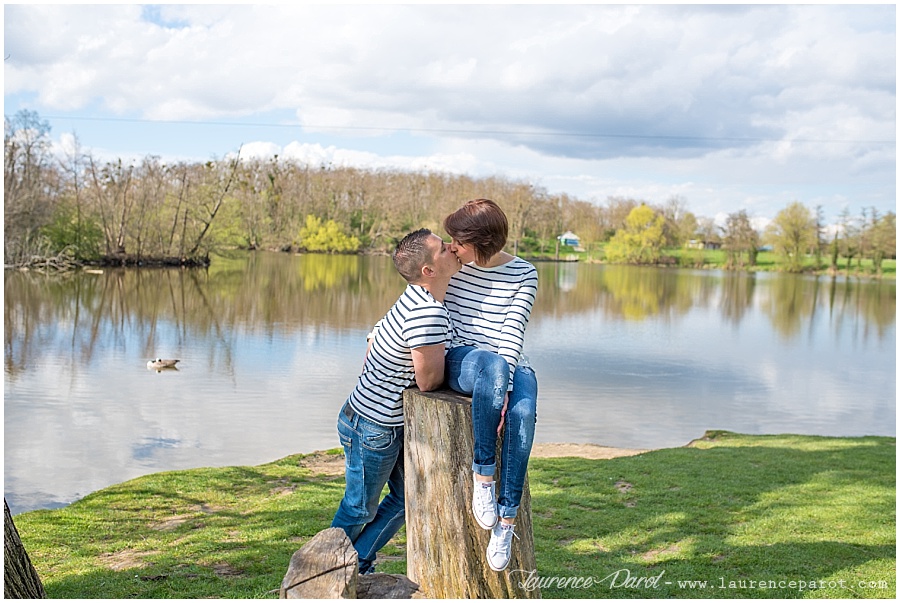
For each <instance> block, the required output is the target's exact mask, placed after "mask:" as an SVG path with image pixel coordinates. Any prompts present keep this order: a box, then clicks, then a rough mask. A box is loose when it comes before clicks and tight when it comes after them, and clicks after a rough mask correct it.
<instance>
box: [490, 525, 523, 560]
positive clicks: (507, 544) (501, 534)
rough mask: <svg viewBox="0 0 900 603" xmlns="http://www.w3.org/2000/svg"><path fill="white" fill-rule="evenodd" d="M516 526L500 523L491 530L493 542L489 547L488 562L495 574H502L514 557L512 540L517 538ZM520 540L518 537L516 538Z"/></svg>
mask: <svg viewBox="0 0 900 603" xmlns="http://www.w3.org/2000/svg"><path fill="white" fill-rule="evenodd" d="M514 528H515V526H513V525H508V524H505V523H498V524H497V525H495V526H494V529H493V530H491V541H490V542H489V543H488V547H487V562H488V565H490V566H491V569H492V570H494V571H495V572H502V571H503V570H505V569H506V566H507V565H509V559H510V557H512V539H513V536H516V533H515V530H514ZM516 538H518V536H516Z"/></svg>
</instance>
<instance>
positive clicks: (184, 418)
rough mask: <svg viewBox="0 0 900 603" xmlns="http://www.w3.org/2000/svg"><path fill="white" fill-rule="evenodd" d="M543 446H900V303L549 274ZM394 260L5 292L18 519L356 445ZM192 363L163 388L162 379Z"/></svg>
mask: <svg viewBox="0 0 900 603" xmlns="http://www.w3.org/2000/svg"><path fill="white" fill-rule="evenodd" d="M537 268H538V272H539V278H540V283H541V284H540V287H539V292H538V299H537V302H536V304H535V309H534V313H533V317H532V324H531V326H530V327H529V330H528V335H527V342H526V347H527V351H528V353H529V356H530V357H531V359H532V364H533V365H534V366H535V368H536V370H537V372H538V377H539V381H540V384H541V396H540V400H539V407H540V408H539V413H538V414H539V416H540V419H539V428H538V433H537V436H536V437H537V441H544V442H547V441H570V442H594V443H598V444H605V445H613V446H626V447H662V446H678V445H682V444H684V443H686V442H687V441H689V440H690V439H692V438H695V437H699V436H700V435H702V433H703V431H704V430H705V429H710V428H722V429H733V430H735V431H744V432H747V433H772V432H795V433H819V434H823V435H864V434H876V435H893V429H894V427H893V426H894V416H895V402H894V401H895V392H896V382H895V381H896V380H895V374H894V373H895V357H896V351H895V317H896V293H895V284H894V282H893V281H891V282H877V281H860V280H853V279H846V278H836V279H830V278H828V279H826V278H809V277H797V276H789V275H778V274H756V275H751V274H740V273H724V272H716V271H686V270H668V269H650V268H636V267H627V266H600V265H582V264H574V263H561V264H557V263H539V264H537ZM403 287H404V282H403V281H402V279H401V278H400V277H399V276H398V275H397V274H396V272H395V271H394V269H393V267H392V265H391V262H390V259H389V258H386V257H366V256H363V257H357V256H322V255H308V256H293V255H287V254H270V253H256V254H236V255H234V256H231V257H226V258H217V259H216V260H215V261H214V262H213V264H212V266H211V267H210V268H209V269H208V270H205V271H204V270H177V269H174V270H173V269H161V270H157V269H154V270H106V271H104V272H103V273H102V274H92V273H80V274H69V275H61V276H46V275H41V274H37V273H28V272H7V273H6V275H5V280H4V300H5V303H4V321H5V331H4V345H5V352H6V353H5V372H4V375H5V404H4V406H5V478H6V495H7V498H8V500H9V502H10V505H11V508H12V509H13V511H14V512H21V511H22V510H26V509H30V508H39V507H49V506H58V505H60V504H65V503H67V502H70V501H71V500H73V499H75V498H78V497H80V496H83V495H85V494H87V493H89V492H91V491H93V490H96V489H98V488H101V487H104V486H106V485H109V484H111V483H116V482H120V481H123V480H125V479H128V478H130V477H135V476H137V475H141V474H145V473H149V472H153V471H159V470H163V469H177V468H186V467H196V466H208V465H230V464H256V463H261V462H266V461H270V460H273V459H275V458H279V457H281V456H284V455H287V454H291V453H295V452H303V451H312V450H317V449H323V448H333V447H336V446H337V440H336V436H335V435H334V416H335V413H336V412H337V409H338V407H339V406H340V404H341V402H342V401H343V399H344V398H345V397H346V395H347V394H348V393H349V391H350V389H351V388H352V386H353V383H354V382H355V379H356V376H357V374H358V371H359V368H360V366H361V363H362V357H363V354H364V352H365V333H366V332H367V331H368V330H369V328H370V327H371V326H372V324H374V322H375V321H376V320H378V319H379V318H380V317H381V316H382V315H383V314H384V312H385V310H386V309H387V308H388V307H389V306H390V305H391V304H392V303H393V302H394V301H395V300H396V298H397V296H398V295H399V294H400V292H401V291H402V290H403ZM158 356H162V357H173V358H181V360H182V362H181V363H180V364H179V369H180V370H179V371H164V372H162V373H159V374H157V373H156V372H155V371H148V370H146V362H147V360H148V359H150V358H155V357H158Z"/></svg>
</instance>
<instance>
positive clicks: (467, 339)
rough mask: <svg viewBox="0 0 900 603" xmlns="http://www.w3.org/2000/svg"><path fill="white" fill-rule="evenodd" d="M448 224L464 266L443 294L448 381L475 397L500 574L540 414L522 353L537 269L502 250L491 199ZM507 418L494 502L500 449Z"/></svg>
mask: <svg viewBox="0 0 900 603" xmlns="http://www.w3.org/2000/svg"><path fill="white" fill-rule="evenodd" d="M444 229H445V230H446V231H447V233H448V234H449V235H450V236H451V237H452V242H451V243H450V249H451V250H452V251H453V252H454V253H456V256H457V257H458V258H459V261H460V263H462V264H463V267H462V268H461V269H460V271H459V272H458V273H457V274H456V275H455V276H454V277H453V278H452V279H451V280H450V287H449V288H448V290H447V294H446V296H445V298H444V305H445V306H446V307H447V310H449V312H450V318H451V320H452V323H453V329H454V336H453V341H452V342H451V344H450V349H449V350H448V351H447V356H446V364H447V371H446V373H447V380H448V383H449V385H450V387H451V388H452V389H454V390H456V391H458V392H461V393H464V394H469V395H471V396H472V427H473V431H474V436H475V455H474V456H475V458H474V459H473V462H472V472H473V480H474V484H473V486H474V488H473V496H472V512H473V513H474V515H475V519H476V521H477V522H478V524H479V525H481V527H483V528H485V529H490V530H491V531H492V533H491V541H490V544H489V545H488V549H487V560H488V564H489V565H490V566H491V568H492V569H493V570H495V571H502V570H504V569H506V566H507V565H508V564H509V559H510V551H511V545H512V538H513V534H514V532H513V530H514V527H515V526H514V523H515V517H516V513H517V511H518V508H519V503H520V501H521V500H522V489H523V487H524V484H525V473H526V471H527V469H528V458H529V456H530V455H531V445H532V442H533V441H534V426H535V421H536V417H537V380H536V379H535V375H534V371H533V370H532V369H531V367H530V366H529V365H528V363H527V361H526V360H525V359H524V357H523V356H522V345H523V343H524V339H525V327H526V326H527V325H528V319H529V317H530V316H531V308H532V306H533V305H534V299H535V296H536V294H537V271H536V270H535V269H534V266H532V265H531V264H529V263H528V262H526V261H525V260H523V259H521V258H518V257H515V256H512V255H510V254H508V253H506V252H505V251H503V247H504V245H506V237H507V233H508V230H509V226H508V222H507V220H506V215H505V214H504V213H503V210H501V209H500V207H499V206H498V205H497V204H496V203H494V202H493V201H490V200H488V199H475V200H472V201H469V202H468V203H466V204H465V205H464V206H463V207H461V208H460V209H458V210H457V211H455V212H454V213H452V214H450V215H449V216H447V218H446V219H445V220H444ZM504 423H505V425H506V429H505V431H504V434H503V445H502V448H501V451H502V452H501V460H502V469H501V475H500V476H499V477H500V486H499V496H497V497H496V500H495V492H496V489H495V483H494V482H495V480H494V473H495V471H496V466H497V464H496V458H495V456H496V455H495V450H496V446H497V437H498V433H499V431H500V428H501V427H502V426H503V424H504Z"/></svg>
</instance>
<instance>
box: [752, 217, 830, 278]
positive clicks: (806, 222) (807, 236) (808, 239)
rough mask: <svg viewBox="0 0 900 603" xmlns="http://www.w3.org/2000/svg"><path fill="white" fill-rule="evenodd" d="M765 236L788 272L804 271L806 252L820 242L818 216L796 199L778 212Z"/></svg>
mask: <svg viewBox="0 0 900 603" xmlns="http://www.w3.org/2000/svg"><path fill="white" fill-rule="evenodd" d="M765 238H766V241H767V242H768V243H770V244H771V245H772V247H773V248H774V249H775V252H776V253H777V254H778V255H779V256H781V260H782V262H784V267H785V269H786V270H787V271H788V272H802V271H803V264H804V259H805V257H806V254H807V253H809V251H810V250H812V249H814V248H815V246H816V245H817V244H818V240H819V238H818V228H817V225H816V217H815V215H814V214H813V212H811V211H810V210H809V208H807V207H806V206H805V205H803V204H802V203H800V202H798V201H795V202H793V203H791V204H790V205H788V206H787V207H786V208H784V209H782V210H781V211H780V212H778V215H776V216H775V219H774V220H772V222H771V223H770V224H769V226H768V228H767V229H766V235H765Z"/></svg>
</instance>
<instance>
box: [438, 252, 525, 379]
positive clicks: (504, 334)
mask: <svg viewBox="0 0 900 603" xmlns="http://www.w3.org/2000/svg"><path fill="white" fill-rule="evenodd" d="M537 283H538V278H537V270H535V268H534V266H532V265H531V264H529V263H528V262H526V261H525V260H523V259H522V258H518V257H516V258H513V259H512V260H511V261H509V262H507V263H506V264H503V265H501V266H496V267H494V268H482V267H480V266H477V265H476V264H475V263H474V262H473V263H471V264H466V265H465V266H463V267H462V269H461V270H460V271H459V272H458V273H456V274H455V275H454V276H453V278H451V279H450V287H449V289H447V295H446V296H445V297H444V305H445V306H447V310H449V311H450V320H451V321H452V322H453V331H454V335H453V342H452V343H451V344H450V347H459V346H475V347H477V348H480V349H482V350H488V351H491V352H496V353H498V354H500V355H501V356H503V358H505V359H506V361H507V362H508V363H509V369H510V371H509V387H510V388H512V377H513V373H514V372H515V369H516V366H518V363H519V358H520V356H521V354H522V347H523V345H524V343H525V327H526V326H528V319H529V318H530V316H531V308H532V307H533V306H534V300H535V297H536V296H537Z"/></svg>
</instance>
